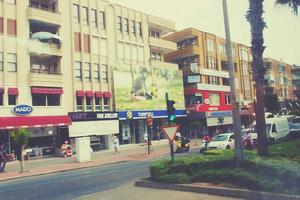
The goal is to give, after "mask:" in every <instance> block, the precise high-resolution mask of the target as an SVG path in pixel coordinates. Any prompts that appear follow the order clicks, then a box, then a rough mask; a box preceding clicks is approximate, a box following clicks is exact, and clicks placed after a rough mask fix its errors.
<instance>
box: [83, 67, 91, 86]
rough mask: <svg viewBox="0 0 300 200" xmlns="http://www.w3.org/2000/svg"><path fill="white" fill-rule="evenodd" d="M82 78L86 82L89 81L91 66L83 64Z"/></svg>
mask: <svg viewBox="0 0 300 200" xmlns="http://www.w3.org/2000/svg"><path fill="white" fill-rule="evenodd" d="M84 78H85V80H86V81H87V82H90V81H91V64H90V63H84Z"/></svg>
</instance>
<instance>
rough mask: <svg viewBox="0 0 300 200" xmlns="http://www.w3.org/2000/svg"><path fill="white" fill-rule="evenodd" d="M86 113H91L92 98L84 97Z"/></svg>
mask: <svg viewBox="0 0 300 200" xmlns="http://www.w3.org/2000/svg"><path fill="white" fill-rule="evenodd" d="M85 100H86V107H85V109H86V111H92V97H86V98H85Z"/></svg>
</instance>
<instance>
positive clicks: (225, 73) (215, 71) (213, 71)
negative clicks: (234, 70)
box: [200, 68, 229, 78]
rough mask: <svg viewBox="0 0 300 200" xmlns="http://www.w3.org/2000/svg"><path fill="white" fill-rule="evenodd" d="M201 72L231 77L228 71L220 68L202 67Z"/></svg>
mask: <svg viewBox="0 0 300 200" xmlns="http://www.w3.org/2000/svg"><path fill="white" fill-rule="evenodd" d="M200 74H203V75H208V76H217V77H222V78H229V72H228V71H219V70H213V69H205V68H200Z"/></svg>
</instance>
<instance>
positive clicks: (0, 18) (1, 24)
mask: <svg viewBox="0 0 300 200" xmlns="http://www.w3.org/2000/svg"><path fill="white" fill-rule="evenodd" d="M0 33H3V17H0Z"/></svg>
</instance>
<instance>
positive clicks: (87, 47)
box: [83, 34, 91, 53]
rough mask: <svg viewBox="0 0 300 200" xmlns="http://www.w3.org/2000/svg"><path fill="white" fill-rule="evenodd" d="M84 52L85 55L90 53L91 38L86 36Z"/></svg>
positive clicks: (84, 38) (84, 36)
mask: <svg viewBox="0 0 300 200" xmlns="http://www.w3.org/2000/svg"><path fill="white" fill-rule="evenodd" d="M83 51H84V53H90V52H91V50H90V36H89V35H86V34H84V35H83Z"/></svg>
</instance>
